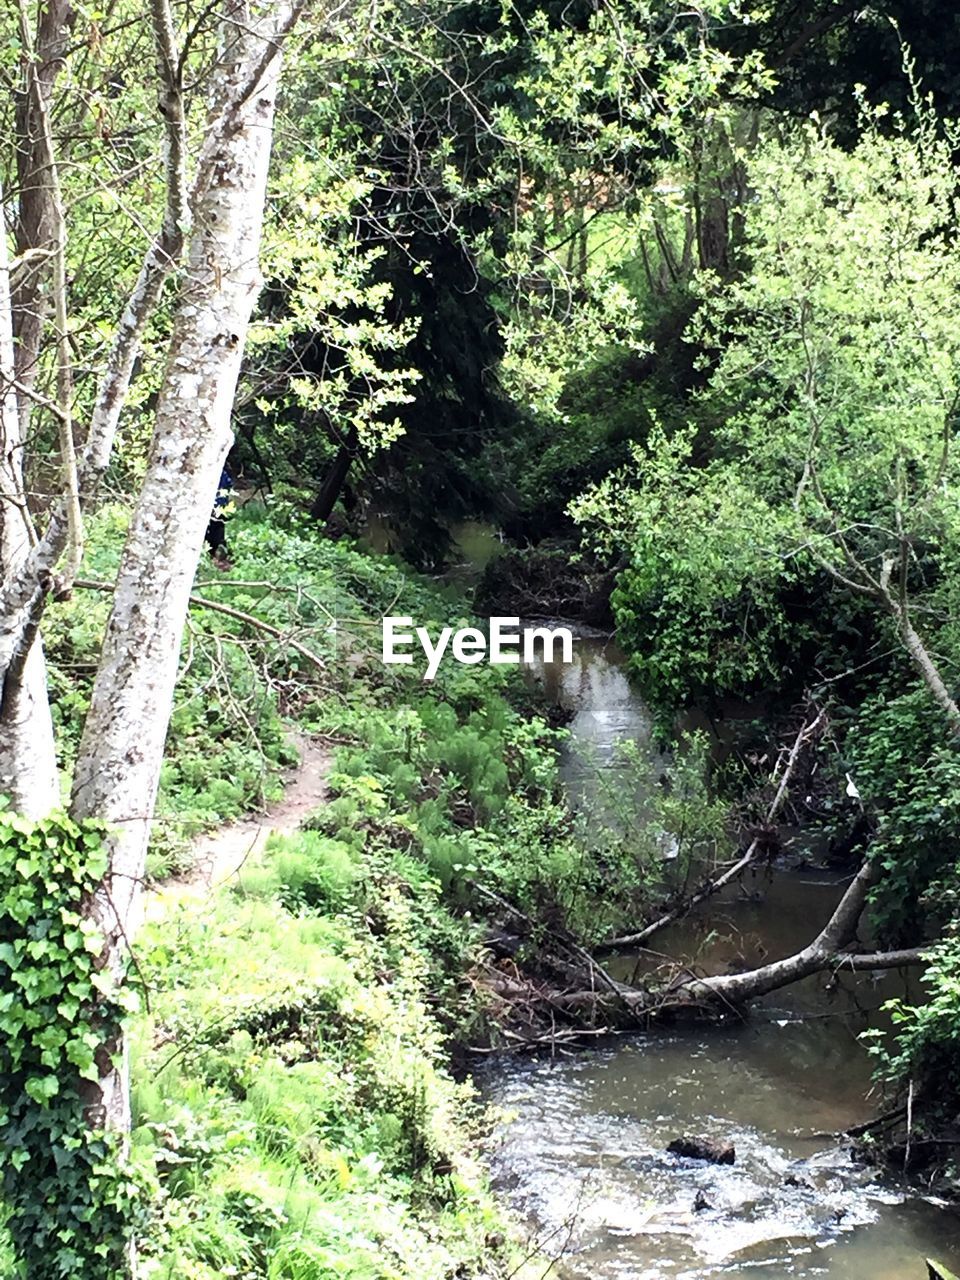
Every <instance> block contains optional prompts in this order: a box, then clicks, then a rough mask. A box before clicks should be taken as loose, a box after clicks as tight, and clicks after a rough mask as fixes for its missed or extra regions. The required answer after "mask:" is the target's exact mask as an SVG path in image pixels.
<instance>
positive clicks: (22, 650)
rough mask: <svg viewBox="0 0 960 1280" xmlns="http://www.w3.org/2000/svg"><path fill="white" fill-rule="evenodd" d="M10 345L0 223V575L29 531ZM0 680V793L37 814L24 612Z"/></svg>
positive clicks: (40, 788) (26, 543) (47, 722)
mask: <svg viewBox="0 0 960 1280" xmlns="http://www.w3.org/2000/svg"><path fill="white" fill-rule="evenodd" d="M14 367H15V366H14V348H13V327H12V312H11V305H10V272H9V267H8V259H7V239H6V235H5V234H4V232H3V228H2V227H0V576H2V579H3V581H4V582H7V581H8V580H9V579H10V578H11V577H13V576H14V575H16V574H17V573H18V572H19V570H20V569H21V567H22V565H23V563H24V561H25V560H26V558H27V556H28V554H29V551H30V544H31V539H32V537H33V529H32V526H31V523H30V516H29V512H28V510H27V499H26V493H25V491H24V484H23V447H24V440H23V434H22V433H23V419H22V418H21V415H20V410H19V405H18V403H17V395H16V391H15V389H14V377H15V375H14ZM17 622H18V624H19V627H20V631H19V643H18V644H17V645H15V646H14V647H13V648H12V651H11V658H12V661H11V662H10V664H9V665H8V667H7V668H6V670H5V672H4V678H3V680H2V684H0V689H2V692H0V794H2V795H5V796H6V797H7V798H8V799H9V801H10V804H11V806H12V807H13V809H14V810H16V811H17V812H19V813H23V814H25V815H26V816H27V817H30V818H38V817H42V816H43V815H44V814H46V813H49V812H50V810H51V809H53V808H55V807H56V805H57V803H58V801H59V799H60V788H59V783H58V778H57V757H56V750H55V747H54V739H53V723H52V721H51V718H50V706H49V703H48V701H47V673H46V666H45V664H44V660H43V649H42V647H41V643H40V637H39V634H38V633H37V632H36V628H35V627H32V626H31V625H30V622H29V616H28V615H21V616H20V617H18V619H17Z"/></svg>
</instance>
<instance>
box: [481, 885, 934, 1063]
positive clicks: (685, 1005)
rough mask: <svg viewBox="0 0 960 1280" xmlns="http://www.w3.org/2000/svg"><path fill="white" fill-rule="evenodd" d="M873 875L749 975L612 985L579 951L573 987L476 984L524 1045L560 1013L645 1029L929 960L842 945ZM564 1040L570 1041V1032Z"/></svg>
mask: <svg viewBox="0 0 960 1280" xmlns="http://www.w3.org/2000/svg"><path fill="white" fill-rule="evenodd" d="M878 874H879V873H878V871H877V869H876V867H875V865H874V864H873V863H870V862H865V863H864V864H863V866H862V867H861V868H860V870H859V871H858V873H857V874H856V876H854V878H853V880H852V881H851V882H850V884H849V885H848V887H847V890H846V892H845V893H844V895H843V897H842V899H841V900H840V902H839V903H838V905H837V907H836V909H835V910H834V912H833V914H832V915H831V917H830V919H829V920H828V921H827V923H826V924H825V925H824V927H823V929H822V930H821V931H820V933H819V934H818V935H817V936H816V938H814V940H813V941H812V942H811V943H810V944H809V946H806V947H804V948H803V950H801V951H798V952H795V953H794V954H793V955H791V956H787V957H786V958H785V959H783V960H775V961H773V962H771V963H770V964H765V965H761V966H760V967H759V968H757V969H752V970H748V971H747V972H746V973H735V974H720V975H716V976H713V977H699V976H696V975H692V976H691V975H690V974H689V973H687V974H686V975H683V971H682V969H681V968H680V966H679V965H678V966H677V970H676V976H675V977H674V978H673V979H672V980H668V981H667V982H666V983H665V984H663V985H662V986H660V987H659V988H657V989H654V990H649V989H645V988H639V987H633V986H629V985H627V984H625V983H622V982H617V981H616V980H615V979H614V978H612V977H611V976H610V974H609V973H607V972H606V971H605V970H603V969H601V968H600V967H599V966H598V965H597V964H596V963H595V961H593V960H592V957H590V956H589V955H586V953H583V952H582V949H580V948H578V949H577V950H579V951H580V952H581V954H583V955H586V960H587V962H588V963H587V964H586V965H585V966H583V967H581V969H580V971H579V973H580V978H581V981H580V984H579V985H578V986H575V987H572V988H559V987H557V986H554V985H552V984H551V983H549V982H545V981H543V980H542V979H538V978H532V977H527V976H526V975H523V974H521V973H520V972H519V971H518V970H516V969H514V971H513V973H511V974H507V973H505V972H503V971H502V970H500V969H495V968H492V967H491V968H487V969H486V970H485V972H483V973H482V974H481V975H480V976H479V985H480V986H481V987H482V988H483V989H484V990H485V991H486V992H488V993H489V994H490V995H492V996H493V997H494V999H495V1000H497V1001H498V1002H500V1003H501V1004H504V1005H507V1006H510V1007H511V1008H512V1009H513V1010H514V1011H515V1012H516V1013H517V1014H518V1015H522V1017H521V1020H522V1021H523V1022H524V1023H525V1024H526V1025H527V1026H529V1027H531V1033H530V1035H529V1037H523V1036H518V1035H517V1033H516V1032H515V1031H513V1032H511V1035H510V1039H511V1040H512V1041H516V1040H518V1039H520V1040H524V1039H525V1040H526V1042H527V1043H528V1044H530V1045H536V1046H539V1045H542V1044H544V1043H549V1042H550V1035H549V1033H547V1032H545V1031H544V1027H543V1023H544V1020H550V1021H551V1024H552V1021H553V1019H555V1018H556V1017H557V1016H558V1015H559V1016H560V1017H562V1018H564V1019H566V1020H567V1022H568V1023H575V1024H576V1023H579V1024H580V1025H583V1024H584V1023H586V1024H587V1026H588V1028H589V1034H590V1035H591V1036H595V1035H596V1034H597V1030H598V1019H599V1018H601V1017H602V1018H603V1025H604V1026H605V1027H606V1028H607V1029H608V1030H611V1031H613V1030H624V1029H628V1028H631V1027H636V1028H641V1027H646V1026H648V1025H649V1024H650V1023H651V1022H653V1021H655V1020H657V1019H658V1018H662V1017H666V1016H668V1015H674V1014H676V1013H677V1012H679V1011H681V1010H688V1011H697V1012H700V1013H703V1014H717V1013H740V1012H741V1011H742V1010H743V1008H744V1007H745V1006H746V1005H747V1004H748V1003H749V1002H750V1001H751V1000H755V999H758V998H759V997H761V996H765V995H769V994H770V993H771V992H773V991H777V990H779V989H780V988H781V987H786V986H790V985H791V984H792V983H794V982H799V981H801V980H802V979H804V978H808V977H811V976H813V975H814V974H817V973H828V972H830V973H841V972H850V973H866V972H871V971H876V970H879V969H899V968H904V967H906V966H912V965H920V964H923V963H924V962H925V958H926V957H925V954H924V952H923V951H922V950H921V949H919V948H914V949H909V950H902V949H901V950H896V951H867V952H863V951H850V950H847V948H848V947H850V946H851V944H852V943H853V942H854V940H855V938H856V932H857V926H858V924H859V921H860V917H861V915H862V913H863V909H864V906H865V904H866V899H867V893H868V892H869V890H870V888H871V886H872V885H873V884H874V883H875V882H876V879H877V877H878ZM485 893H486V896H489V897H491V898H493V899H495V900H496V901H498V902H499V903H500V905H502V906H504V907H506V908H509V909H510V910H511V911H513V912H514V913H515V914H516V915H518V916H520V917H523V918H526V917H524V913H523V912H520V911H519V910H518V909H517V908H514V907H512V906H511V904H510V903H508V902H506V900H505V899H502V898H500V897H499V895H496V894H492V893H491V892H490V891H485ZM568 953H569V948H568ZM562 967H563V968H564V969H566V970H567V971H568V976H569V977H571V978H572V977H573V976H574V974H575V970H574V969H573V967H572V966H570V965H568V964H566V963H565V964H564V965H563V966H562ZM601 975H602V976H601ZM681 975H682V976H681ZM598 977H600V979H601V980H600V982H598V981H597V979H598ZM564 1039H566V1040H569V1039H570V1036H569V1031H567V1032H566V1033H565V1035H564Z"/></svg>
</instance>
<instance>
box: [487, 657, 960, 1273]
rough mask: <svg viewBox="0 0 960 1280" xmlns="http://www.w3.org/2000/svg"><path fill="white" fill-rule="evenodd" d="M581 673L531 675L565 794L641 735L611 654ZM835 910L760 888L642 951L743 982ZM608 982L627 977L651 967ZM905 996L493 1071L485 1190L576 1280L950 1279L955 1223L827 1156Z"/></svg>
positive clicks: (812, 885) (829, 897) (872, 981)
mask: <svg viewBox="0 0 960 1280" xmlns="http://www.w3.org/2000/svg"><path fill="white" fill-rule="evenodd" d="M575 656H576V661H575V662H574V663H573V664H571V665H570V666H568V667H566V668H564V667H561V666H559V665H557V664H553V665H552V666H548V667H544V665H543V664H540V665H539V666H538V667H537V668H536V669H535V671H534V673H533V674H534V677H535V678H536V679H538V680H539V681H542V683H543V685H544V687H545V689H546V692H547V693H548V695H549V696H552V697H553V698H555V699H556V700H557V701H558V702H559V703H561V704H562V705H563V706H565V707H566V708H568V709H569V710H570V711H571V712H572V713H573V719H572V721H571V725H570V727H571V741H570V744H569V747H568V750H567V757H566V760H565V762H564V768H565V771H566V775H567V778H568V782H569V784H570V786H571V790H572V791H573V792H574V793H576V792H577V790H578V789H581V788H583V787H584V786H586V785H591V784H590V783H589V782H588V779H589V778H590V777H591V776H595V772H596V768H597V766H598V765H599V767H601V768H604V767H607V768H609V767H610V765H611V764H613V766H614V768H615V767H616V762H615V759H614V756H615V749H616V745H617V743H618V742H619V741H622V740H623V738H625V737H635V738H637V739H639V740H640V741H649V733H650V726H649V719H648V717H647V715H646V713H645V710H644V708H643V706H642V705H641V704H640V703H639V701H638V700H637V699H636V698H635V697H634V695H633V694H632V692H631V690H630V687H629V684H628V683H627V681H626V678H625V676H624V673H623V669H622V657H621V655H619V654H618V652H617V651H616V649H615V648H614V646H612V645H610V644H609V643H605V642H604V641H603V640H600V639H589V640H581V641H579V642H578V644H577V646H576V655H575ZM581 793H582V792H581ZM842 890H843V883H842V882H841V881H838V880H837V879H836V878H835V877H831V876H827V875H823V874H814V873H798V872H788V871H784V870H776V869H774V870H771V869H766V868H761V869H757V871H756V872H754V873H752V874H751V875H750V876H749V877H748V878H746V880H745V882H744V884H743V885H740V886H731V887H730V888H729V889H728V890H727V891H726V893H725V895H724V896H723V897H722V898H721V899H719V900H715V901H714V902H712V903H711V904H710V909H709V913H708V914H704V915H701V916H699V917H698V916H696V915H695V916H693V917H691V918H689V919H687V920H685V921H682V922H680V923H678V924H677V925H675V926H673V928H672V929H671V930H669V931H664V933H662V934H661V935H658V937H657V940H656V944H655V945H656V946H657V948H658V949H659V950H661V951H663V952H665V953H668V954H670V955H673V956H677V957H683V958H685V959H687V960H688V961H689V962H690V963H691V964H693V965H695V966H696V968H697V969H698V970H699V971H701V972H705V973H716V972H729V971H730V970H731V969H736V968H752V967H753V966H755V965H757V964H761V963H763V962H764V961H766V960H773V959H776V958H778V957H780V956H784V955H788V954H790V953H791V952H793V951H795V950H796V949H797V948H798V947H799V946H801V945H803V944H804V943H806V942H808V941H809V940H810V937H811V936H812V935H813V934H814V933H815V932H816V931H817V929H818V928H819V927H820V926H821V924H822V923H823V922H824V921H825V920H826V919H827V917H828V916H829V914H830V912H831V910H832V908H833V906H834V904H835V903H836V901H837V898H838V896H839V894H840V893H841V892H842ZM618 963H619V965H620V972H621V973H622V974H625V975H626V976H629V975H630V974H632V973H633V971H634V970H635V969H636V968H638V967H639V968H640V969H641V970H643V969H650V968H653V967H655V966H656V963H657V960H656V957H651V956H646V957H643V958H642V959H641V960H639V961H638V959H637V958H635V957H624V958H621V960H620V961H619V962H618ZM904 993H905V987H904V981H903V978H902V976H901V975H898V974H879V975H863V976H862V977H859V978H853V977H852V976H850V975H845V976H843V977H842V978H840V979H839V980H837V979H834V978H832V977H831V976H830V975H820V976H818V977H816V978H811V979H809V980H808V981H807V982H805V983H801V984H797V985H795V986H794V987H791V988H788V989H787V990H786V991H784V992H779V993H775V994H774V995H773V996H770V997H768V998H767V1000H766V1001H765V1002H762V1003H761V1005H760V1006H759V1007H758V1008H757V1009H756V1010H755V1013H754V1016H753V1017H752V1018H751V1021H750V1022H749V1023H748V1024H745V1025H741V1024H736V1025H730V1026H724V1027H717V1028H713V1027H711V1028H704V1027H694V1028H691V1029H689V1030H687V1031H678V1032H674V1033H671V1034H663V1033H662V1032H657V1033H650V1034H647V1035H642V1036H633V1037H629V1038H624V1039H622V1040H620V1041H618V1042H616V1043H614V1044H612V1045H611V1046H609V1047H607V1048H605V1049H602V1050H597V1051H594V1052H589V1053H583V1054H581V1055H579V1056H576V1057H573V1058H562V1059H560V1060H558V1061H556V1062H533V1063H531V1062H528V1061H514V1060H509V1059H507V1060H503V1061H500V1062H498V1063H493V1064H488V1065H487V1066H486V1067H485V1068H483V1069H482V1071H481V1073H480V1074H479V1075H478V1082H479V1084H480V1086H481V1088H482V1090H483V1092H484V1094H485V1095H486V1096H487V1097H488V1098H489V1099H490V1100H491V1101H492V1102H494V1103H496V1104H498V1105H499V1106H501V1107H503V1108H504V1109H505V1112H506V1113H507V1114H508V1115H512V1116H513V1118H512V1119H510V1120H507V1121H505V1122H504V1123H503V1124H502V1125H501V1127H500V1131H499V1135H498V1140H497V1144H496V1147H495V1150H494V1151H493V1153H492V1155H491V1164H492V1169H493V1173H494V1178H495V1181H496V1184H497V1185H498V1186H499V1187H500V1188H501V1189H502V1191H503V1193H504V1194H505V1195H506V1196H507V1197H508V1198H509V1199H510V1201H511V1202H512V1203H513V1205H514V1206H515V1208H516V1209H517V1210H518V1212H519V1213H520V1214H521V1215H522V1216H523V1217H524V1218H525V1219H526V1221H527V1222H528V1224H529V1226H530V1229H531V1233H532V1235H533V1237H534V1239H535V1240H539V1241H542V1242H543V1244H544V1250H545V1252H546V1253H548V1254H550V1255H551V1256H559V1257H561V1259H562V1260H561V1263H560V1268H559V1269H560V1272H561V1274H563V1275H565V1276H568V1277H571V1278H572V1280H621V1278H623V1280H626V1278H627V1277H629V1278H630V1280H661V1278H662V1277H664V1278H666V1277H670V1278H673V1277H675V1278H676V1280H701V1278H706V1277H712V1276H742V1277H751V1278H752V1280H781V1278H782V1277H785V1276H792V1277H801V1278H803V1277H815V1276H816V1277H827V1278H828V1280H914V1278H915V1280H922V1276H923V1274H924V1264H923V1258H924V1257H925V1256H928V1255H932V1256H936V1257H939V1258H940V1259H941V1260H942V1261H943V1262H945V1263H946V1264H947V1265H948V1266H952V1267H953V1268H954V1269H960V1221H958V1218H957V1215H956V1214H955V1213H954V1212H953V1211H952V1210H950V1209H947V1208H945V1207H943V1206H942V1205H938V1204H936V1203H933V1202H931V1201H930V1200H927V1199H925V1198H924V1197H923V1196H922V1195H921V1194H920V1193H919V1192H917V1193H914V1192H913V1191H908V1190H905V1189H903V1188H901V1187H899V1186H898V1185H897V1184H895V1183H893V1182H884V1181H883V1180H882V1179H881V1178H879V1177H878V1176H877V1173H876V1171H875V1170H873V1169H869V1168H860V1167H858V1166H857V1165H855V1164H854V1163H853V1161H852V1160H851V1158H850V1156H849V1155H848V1154H847V1153H846V1152H845V1151H844V1149H843V1148H842V1147H840V1146H839V1145H838V1144H837V1143H836V1142H834V1141H832V1140H831V1139H830V1138H829V1137H826V1136H825V1135H828V1134H832V1133H836V1132H839V1131H841V1130H843V1129H846V1128H849V1127H850V1126H851V1125H854V1124H856V1123H858V1122H860V1121H862V1120H865V1119H867V1118H869V1117H870V1116H871V1115H872V1114H874V1112H875V1109H876V1108H875V1102H876V1100H875V1099H874V1100H872V1101H871V1100H869V1099H868V1098H867V1096H866V1095H867V1091H868V1089H869V1087H870V1063H869V1059H868V1057H867V1054H866V1052H865V1050H864V1048H863V1046H862V1044H861V1043H860V1041H859V1040H858V1039H857V1037H858V1035H859V1033H860V1032H861V1031H862V1030H863V1029H864V1028H865V1027H867V1026H876V1025H883V1021H884V1017H885V1015H884V1014H883V1013H882V1012H881V1010H880V1006H881V1005H882V1004H883V1002H884V1001H885V1000H888V999H890V998H891V997H892V996H895V995H903V994H904ZM907 994H909V993H907ZM683 1133H691V1134H695V1135H697V1136H705V1137H714V1138H717V1139H722V1140H723V1141H725V1142H730V1141H732V1142H733V1143H734V1145H735V1147H736V1151H737V1159H736V1163H735V1164H734V1165H732V1166H718V1165H710V1164H704V1163H701V1162H699V1161H689V1160H683V1159H680V1158H678V1157H674V1156H671V1155H668V1154H667V1153H666V1151H665V1148H666V1146H667V1144H668V1143H669V1142H670V1140H671V1139H672V1138H675V1137H677V1136H678V1135H680V1134H683Z"/></svg>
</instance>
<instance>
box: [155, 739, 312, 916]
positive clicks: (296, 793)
mask: <svg viewBox="0 0 960 1280" xmlns="http://www.w3.org/2000/svg"><path fill="white" fill-rule="evenodd" d="M293 741H294V745H295V746H296V748H297V751H298V752H299V754H300V763H299V764H298V765H296V766H294V768H292V769H290V770H288V771H287V773H286V774H285V776H284V780H283V781H284V791H283V795H282V796H281V798H280V799H279V800H278V801H277V802H276V803H275V804H273V805H271V806H270V807H269V808H268V809H267V811H266V813H264V814H262V815H260V816H259V817H256V818H245V819H243V820H242V821H240V822H230V823H227V825H225V826H223V827H218V828H217V830H216V831H211V832H208V833H207V834H206V835H203V836H200V838H199V839H198V840H197V841H196V842H195V844H194V846H193V848H194V855H195V861H194V865H193V867H192V868H191V870H190V871H188V872H186V873H185V874H184V875H181V876H175V877H173V878H171V879H170V880H166V881H164V882H163V883H162V884H160V885H158V886H157V888H156V889H155V891H154V892H153V893H152V894H150V898H151V899H153V904H154V906H155V907H156V908H159V910H160V911H162V910H164V909H165V908H166V907H167V906H169V905H170V904H171V903H172V902H174V901H183V900H185V899H188V898H204V897H206V896H207V895H208V894H209V893H210V892H211V891H212V890H213V889H215V888H216V887H217V886H218V885H221V884H224V883H225V882H226V881H228V880H231V879H232V878H233V877H234V876H235V875H236V874H237V872H238V871H239V870H240V868H241V867H242V866H243V864H244V863H245V862H246V861H247V859H248V858H250V857H252V856H254V855H255V854H257V853H259V852H260V850H261V849H262V848H263V846H264V844H265V843H266V841H267V839H268V838H269V837H270V836H271V835H273V834H275V833H276V834H279V835H288V834H290V832H293V831H296V830H297V828H298V827H299V826H301V825H302V824H303V822H304V821H305V820H306V819H307V818H308V817H309V816H310V814H311V813H313V812H314V810H315V809H317V808H318V807H319V805H321V804H322V803H323V801H324V799H325V798H326V794H327V785H326V778H327V774H328V773H329V771H330V763H331V760H332V759H333V752H332V751H331V750H330V748H329V747H328V746H326V745H325V744H323V743H321V742H318V741H317V740H316V739H314V738H310V737H307V736H306V735H305V734H298V735H295V736H294V739H293ZM149 914H151V915H152V914H153V910H149Z"/></svg>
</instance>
